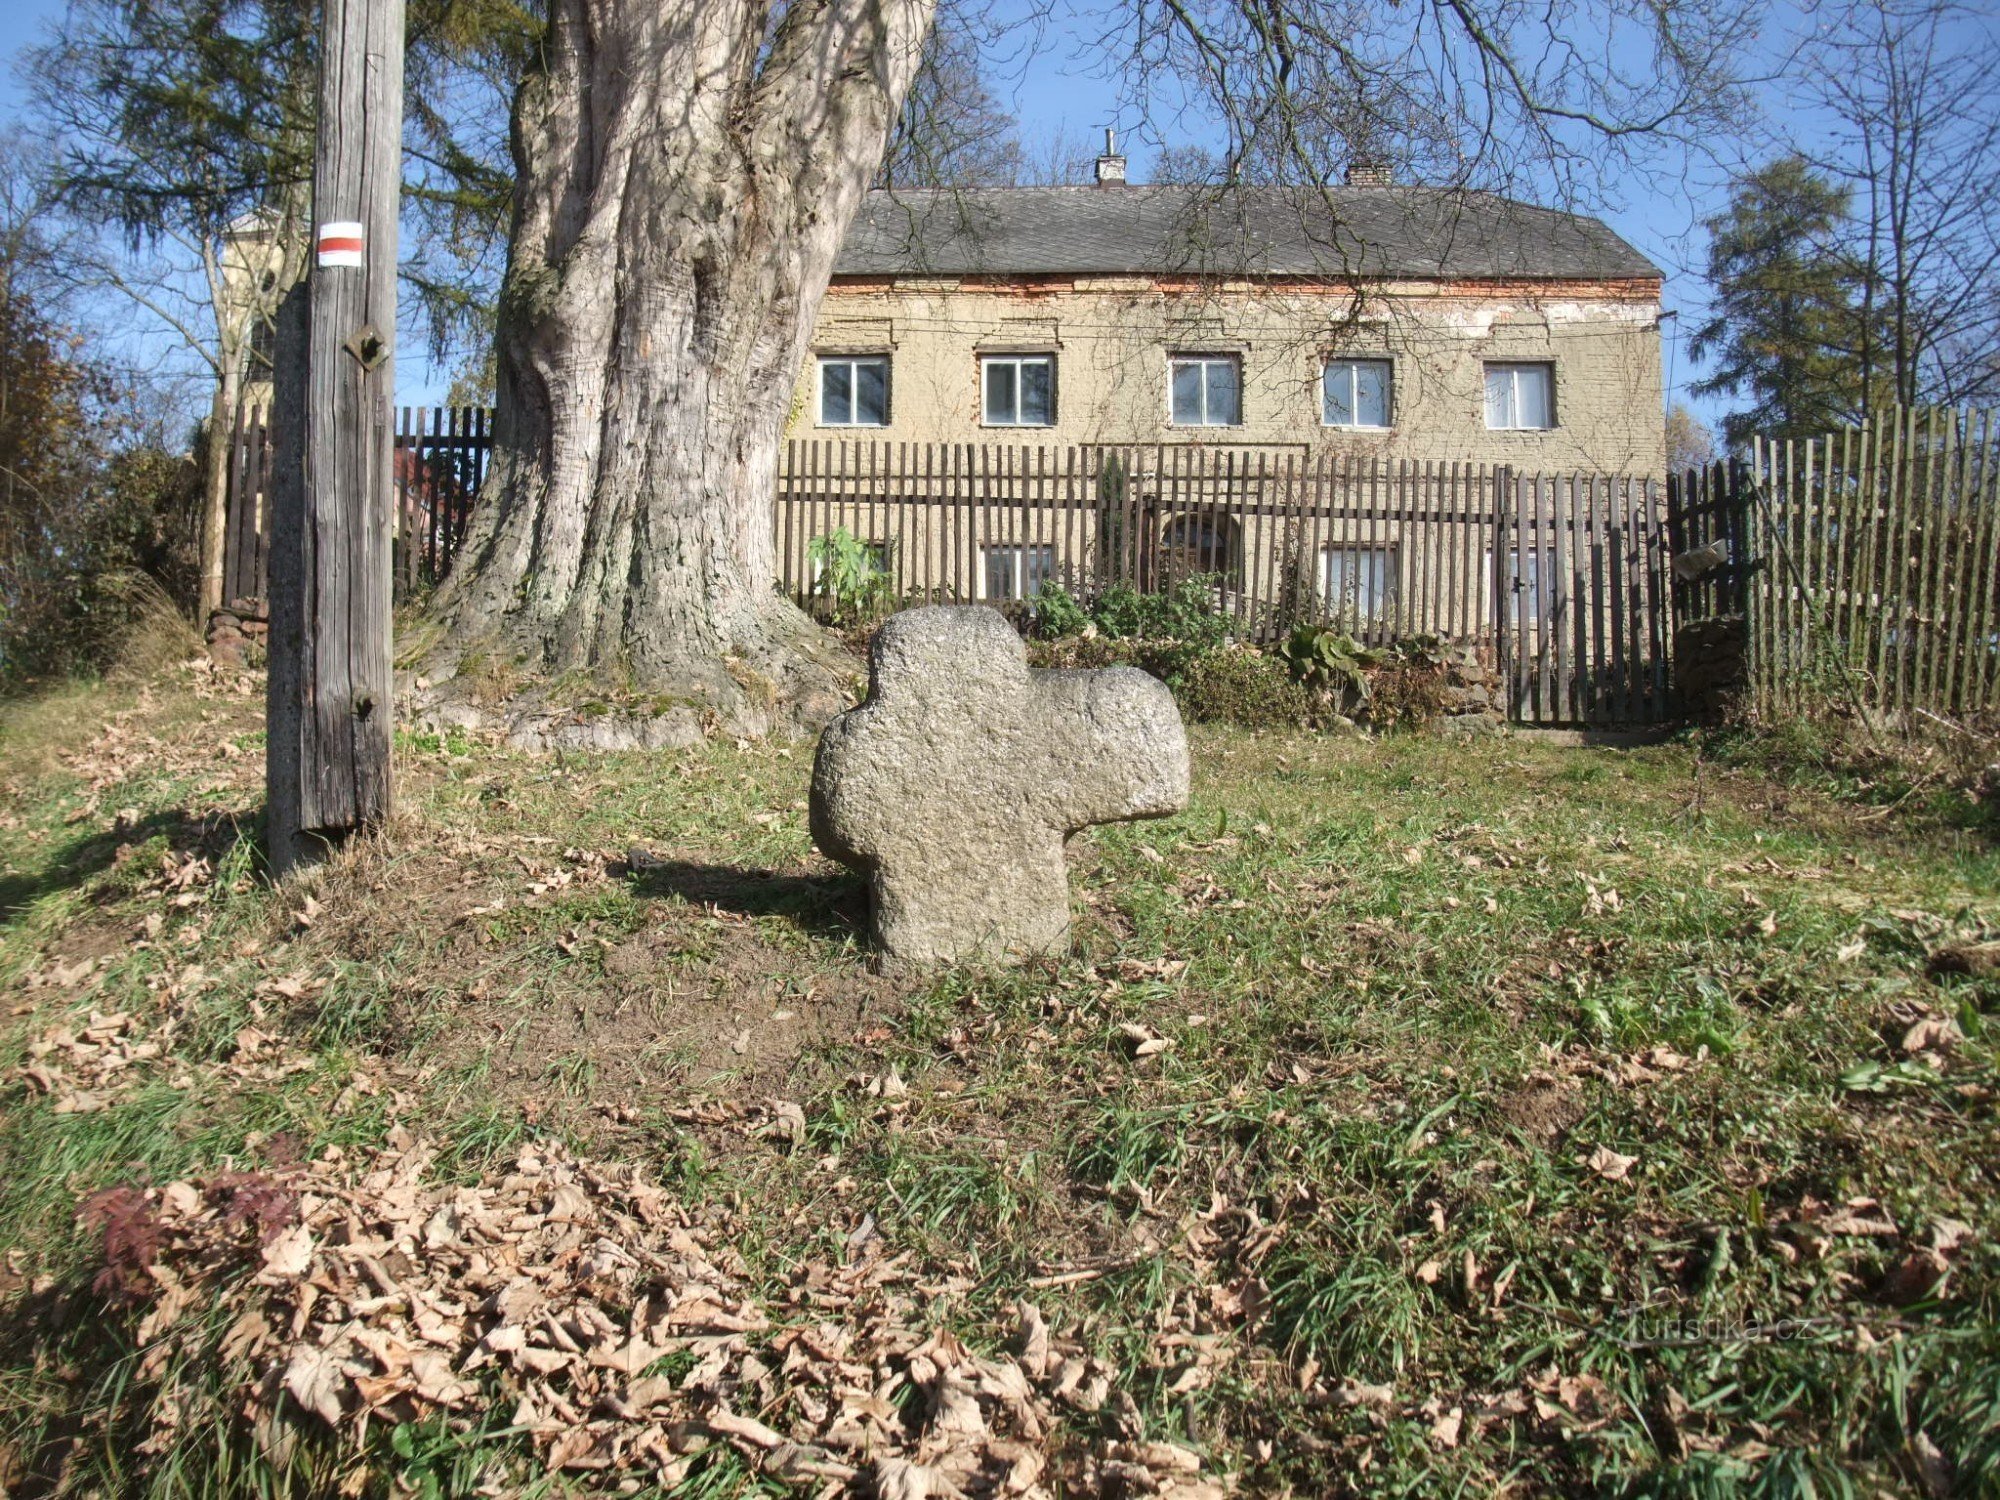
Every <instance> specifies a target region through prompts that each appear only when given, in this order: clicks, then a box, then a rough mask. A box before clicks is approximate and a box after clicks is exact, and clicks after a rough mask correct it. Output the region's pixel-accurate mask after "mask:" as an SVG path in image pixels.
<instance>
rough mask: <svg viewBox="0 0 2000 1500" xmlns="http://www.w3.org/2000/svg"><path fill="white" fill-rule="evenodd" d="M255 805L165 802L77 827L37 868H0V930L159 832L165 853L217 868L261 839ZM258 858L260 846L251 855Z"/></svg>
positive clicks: (96, 872) (83, 881)
mask: <svg viewBox="0 0 2000 1500" xmlns="http://www.w3.org/2000/svg"><path fill="white" fill-rule="evenodd" d="M262 823H263V820H262V816H261V813H260V812H259V811H243V812H207V813H195V812H192V811H190V810H189V809H187V808H181V807H177V808H168V809H164V810H162V811H160V812H156V813H151V814H149V815H147V816H146V817H143V818H141V819H140V820H139V821H138V822H136V823H121V824H119V825H118V826H117V827H116V828H101V827H100V828H96V829H94V830H92V831H90V832H88V833H80V834H78V835H77V836H76V837H75V838H73V839H71V840H70V841H69V842H68V843H67V844H65V845H63V846H62V847H61V848H60V849H58V850H57V851H56V852H55V853H54V854H53V855H52V856H51V857H50V858H49V860H48V862H47V863H46V864H44V865H43V866H42V867H41V868H40V869H39V870H35V871H29V872H25V873H21V872H11V871H10V872H8V873H6V874H0V931H5V930H6V929H7V928H8V927H10V926H12V925H13V924H14V923H15V922H16V921H17V920H18V919H19V918H20V916H21V915H22V913H24V912H25V911H27V910H28V908H29V907H31V906H33V905H34V904H35V903H36V902H37V901H39V900H41V899H42V898H43V897H44V896H51V895H54V894H55V893H57V892H58V891H66V890H74V889H75V888H76V887H78V886H80V885H83V884H85V883H86V882H87V881H89V880H91V879H93V878H94V877H96V876H98V875H102V874H103V873H104V872H105V871H106V870H108V869H110V868H111V867H112V866H113V865H114V864H116V863H117V862H118V851H119V850H121V849H124V848H128V847H129V848H133V849H138V848H143V847H144V846H145V845H147V844H149V843H151V842H152V841H153V840H154V839H156V838H160V837H164V838H165V839H166V841H167V850H168V852H169V853H171V854H174V855H177V856H180V857H181V858H186V857H187V856H189V855H193V854H201V855H206V856H207V857H208V859H209V860H210V861H211V862H212V863H213V864H214V865H215V866H216V867H217V868H220V867H221V865H222V863H223V861H224V860H226V859H227V858H228V857H229V855H230V854H231V852H232V851H233V850H234V849H235V847H236V846H237V845H238V844H242V843H246V842H247V843H249V844H251V845H253V846H256V845H260V844H261V843H262ZM255 858H256V859H257V861H258V862H259V863H260V864H261V862H262V860H263V854H262V852H261V849H260V850H259V851H258V852H257V854H256V855H255Z"/></svg>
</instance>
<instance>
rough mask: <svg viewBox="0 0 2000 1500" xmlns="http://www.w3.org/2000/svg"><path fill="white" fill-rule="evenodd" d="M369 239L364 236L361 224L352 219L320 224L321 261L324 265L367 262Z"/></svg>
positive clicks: (347, 264)
mask: <svg viewBox="0 0 2000 1500" xmlns="http://www.w3.org/2000/svg"><path fill="white" fill-rule="evenodd" d="M366 248H367V241H366V240H365V239H364V238H363V235H362V230H361V225H360V224H358V223H356V222H354V221H353V220H350V219H337V220H335V221H334V222H333V223H331V224H322V225H320V226H319V263H320V264H321V265H322V266H359V265H364V264H366V256H365V255H364V253H363V252H364V251H365V250H366Z"/></svg>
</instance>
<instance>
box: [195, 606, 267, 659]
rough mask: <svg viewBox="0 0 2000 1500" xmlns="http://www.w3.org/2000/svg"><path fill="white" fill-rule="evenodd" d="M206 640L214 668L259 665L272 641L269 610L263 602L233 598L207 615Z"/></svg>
mask: <svg viewBox="0 0 2000 1500" xmlns="http://www.w3.org/2000/svg"><path fill="white" fill-rule="evenodd" d="M207 638H208V654H209V657H210V659H211V660H213V661H214V662H215V663H216V665H217V666H223V667H254V666H261V665H262V664H263V661H264V651H265V647H266V646H267V645H268V644H269V641H270V638H271V615H270V609H269V607H268V606H267V605H266V603H265V602H264V601H263V600H262V599H232V600H230V601H229V603H227V604H226V605H224V606H223V607H222V608H221V609H218V610H216V611H214V612H213V613H212V614H210V615H209V617H208V631H207Z"/></svg>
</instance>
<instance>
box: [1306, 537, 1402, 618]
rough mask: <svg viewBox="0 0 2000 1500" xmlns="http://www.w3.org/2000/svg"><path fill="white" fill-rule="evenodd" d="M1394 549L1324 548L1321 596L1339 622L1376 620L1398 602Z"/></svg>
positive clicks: (1321, 564)
mask: <svg viewBox="0 0 2000 1500" xmlns="http://www.w3.org/2000/svg"><path fill="white" fill-rule="evenodd" d="M1398 575H1399V570H1398V568H1397V566H1396V549H1395V548H1394V547H1342V546H1332V547H1323V548H1321V549H1320V554H1319V580H1320V597H1321V598H1322V599H1323V600H1324V601H1325V602H1326V608H1327V613H1329V614H1331V615H1332V616H1334V617H1335V618H1336V619H1343V620H1347V619H1352V620H1377V619H1380V618H1382V616H1384V615H1386V614H1388V613H1389V611H1390V609H1392V608H1393V607H1394V605H1395V603H1396V580H1397V577H1398Z"/></svg>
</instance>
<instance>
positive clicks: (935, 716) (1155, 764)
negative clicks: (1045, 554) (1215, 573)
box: [812, 606, 1188, 962]
mask: <svg viewBox="0 0 2000 1500" xmlns="http://www.w3.org/2000/svg"><path fill="white" fill-rule="evenodd" d="M1187 801H1188V749H1187V735H1186V733H1185V731H1183V729H1182V728H1181V716H1180V712H1179V710H1178V709H1177V708H1175V706H1174V699H1173V694H1171V693H1170V692H1168V691H1167V689H1166V686H1165V684H1163V683H1161V682H1159V681H1158V680H1157V679H1155V678H1153V677H1149V676H1147V675H1146V674H1145V673H1144V672H1141V671H1139V670H1137V669H1136V668H1133V667H1112V668H1109V669H1107V670H1104V671H1096V672H1068V671H1031V670H1030V669H1029V667H1028V654H1027V649H1026V648H1025V647H1024V646H1023V645H1022V643H1021V638H1020V637H1019V636H1018V635H1016V634H1015V633H1014V630H1013V628H1012V627H1011V626H1009V625H1008V623H1007V622H1006V621H1005V620H1004V619H1002V618H1001V617H1000V616H999V615H998V614H997V613H995V612H994V611H993V610H990V609H985V608H981V607H976V606H939V607H933V608H927V609H911V610H905V611H904V612H902V613H901V614H898V615H896V616H895V617H894V618H892V619H891V620H890V621H889V622H888V623H887V624H886V625H884V626H883V627H882V629H881V631H880V632H879V633H878V634H877V635H876V637H875V649H874V652H873V654H872V655H871V657H870V659H869V664H868V701H867V702H866V703H864V704H862V705H861V706H860V707H859V708H856V709H851V710H849V711H848V712H847V713H844V714H842V715H841V716H840V717H839V718H837V719H835V720H834V721H833V722H832V723H831V724H829V725H828V726H827V727H826V731H825V733H824V734H822V735H821V736H820V742H819V755H818V758H817V760H816V761H815V762H814V765H813V781H812V834H813V841H814V842H815V843H817V844H818V845H819V847H820V848H821V849H823V850H824V851H825V852H826V853H827V854H829V855H831V856H832V857H833V858H835V859H837V860H840V861H841V862H842V863H843V864H848V865H851V866H853V867H854V868H855V869H857V870H860V871H861V872H863V873H864V874H866V875H867V876H868V877H869V884H870V887H871V894H872V896H873V898H874V900H873V913H874V928H875V937H876V941H877V942H879V943H880V944H881V945H882V947H883V948H885V949H887V950H888V951H889V953H890V954H892V955H893V956H895V957H897V958H902V959H909V960H914V961H917V962H946V961H950V960H952V959H958V958H966V957H971V956H973V955H984V956H987V957H994V958H1021V957H1025V956H1027V955H1030V954H1034V953H1046V952H1050V951H1052V950H1058V949H1060V948H1062V947H1063V946H1064V945H1065V944H1066V943H1067V941H1068V938H1069V875H1068V870H1067V868H1066V867H1065V865H1064V863H1063V845H1064V842H1065V841H1066V840H1067V839H1068V838H1069V836H1070V835H1071V834H1073V833H1075V832H1076V831H1077V830H1078V829H1080V828H1084V827H1086V826H1088V825H1089V824H1092V823H1113V822H1122V821H1125V820H1127V819H1132V818H1159V817H1165V816H1166V815H1168V814H1169V813H1175V812H1179V811H1180V810H1181V809H1182V808H1184V807H1186V806H1187Z"/></svg>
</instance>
